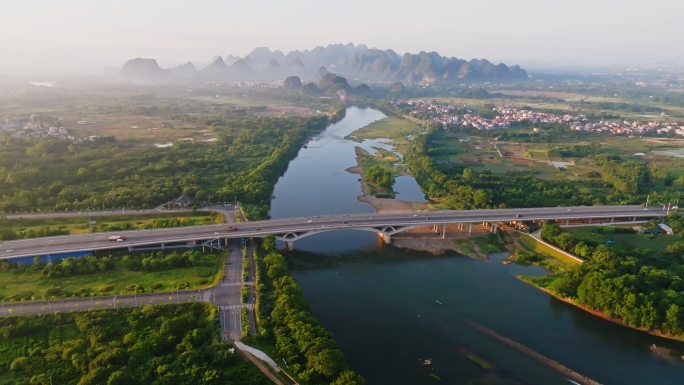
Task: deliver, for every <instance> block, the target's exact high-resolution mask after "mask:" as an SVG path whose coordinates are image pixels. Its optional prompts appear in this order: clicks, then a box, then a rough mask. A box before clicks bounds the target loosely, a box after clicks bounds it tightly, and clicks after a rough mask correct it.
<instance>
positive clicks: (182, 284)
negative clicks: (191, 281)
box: [173, 281, 188, 289]
mask: <svg viewBox="0 0 684 385" xmlns="http://www.w3.org/2000/svg"><path fill="white" fill-rule="evenodd" d="M173 287H175V288H176V289H185V288H187V287H188V283H187V282H185V281H181V282H174V283H173Z"/></svg>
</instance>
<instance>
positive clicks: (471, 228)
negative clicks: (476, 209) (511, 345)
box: [467, 223, 473, 235]
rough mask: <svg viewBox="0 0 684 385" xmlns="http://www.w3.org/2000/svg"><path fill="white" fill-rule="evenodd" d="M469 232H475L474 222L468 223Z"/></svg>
mask: <svg viewBox="0 0 684 385" xmlns="http://www.w3.org/2000/svg"><path fill="white" fill-rule="evenodd" d="M467 232H468V235H470V234H472V233H473V224H472V223H468V230H467Z"/></svg>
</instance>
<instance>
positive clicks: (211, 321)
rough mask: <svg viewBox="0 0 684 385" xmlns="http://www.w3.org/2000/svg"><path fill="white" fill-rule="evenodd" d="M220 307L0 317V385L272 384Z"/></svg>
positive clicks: (192, 305)
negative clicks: (232, 333) (235, 341)
mask: <svg viewBox="0 0 684 385" xmlns="http://www.w3.org/2000/svg"><path fill="white" fill-rule="evenodd" d="M217 317H218V312H217V309H216V308H215V307H213V306H211V305H207V304H202V303H187V304H172V305H171V304H170V305H158V306H144V307H142V308H124V309H115V310H95V311H89V312H80V313H64V314H55V315H42V316H31V317H3V318H2V319H0V330H2V333H0V385H29V384H30V385H48V384H50V383H53V384H74V385H76V384H78V385H88V384H93V385H96V384H110V385H115V384H125V385H143V384H255V385H258V384H264V385H266V384H269V383H270V381H269V380H268V379H266V377H265V376H264V375H263V374H262V373H261V372H259V370H258V369H257V368H256V367H254V366H253V365H251V364H250V363H247V362H245V361H243V360H241V359H240V358H238V357H237V356H236V355H235V354H233V353H231V352H230V351H229V348H230V345H228V344H226V343H224V342H223V341H222V340H221V336H220V325H219V323H218V322H217V321H216V320H217V319H218V318H217Z"/></svg>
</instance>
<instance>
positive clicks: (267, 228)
mask: <svg viewBox="0 0 684 385" xmlns="http://www.w3.org/2000/svg"><path fill="white" fill-rule="evenodd" d="M666 213H667V211H666V210H665V209H664V208H661V207H660V206H649V207H644V206H575V207H543V208H525V209H493V210H462V211H453V210H452V211H435V212H420V213H387V214H349V215H334V216H314V217H304V218H288V219H271V220H264V221H254V222H246V223H238V224H237V227H238V229H237V230H235V231H226V225H225V224H217V225H204V226H192V227H177V228H168V229H154V230H131V231H121V232H116V233H91V234H78V235H64V236H55V237H45V238H33V239H21V240H13V241H6V242H3V243H1V244H0V259H14V258H22V257H34V256H50V255H58V254H62V255H66V254H68V253H84V252H93V251H96V250H116V249H121V250H125V249H128V251H140V250H158V249H162V250H163V249H174V248H192V247H202V246H203V247H212V248H217V249H223V248H224V247H225V246H227V244H228V240H229V239H231V238H252V237H256V238H262V237H266V236H268V235H275V236H276V239H278V240H281V241H284V242H285V243H286V245H287V247H288V249H292V248H293V247H294V242H295V241H297V240H299V239H302V238H304V237H307V236H311V235H313V234H317V233H321V232H325V231H335V230H347V229H354V230H361V231H371V232H374V233H377V234H378V235H379V236H380V237H381V238H382V239H383V240H384V242H385V243H387V244H390V243H391V242H392V236H393V235H395V234H397V233H400V232H402V231H406V230H409V229H413V228H417V227H424V226H433V228H434V230H435V231H437V232H440V233H441V235H442V236H444V235H445V232H446V225H447V224H458V226H459V229H461V230H462V231H464V232H466V233H470V232H471V230H472V225H473V224H476V223H481V224H484V225H485V226H486V227H488V228H490V229H491V231H492V232H494V233H495V232H496V231H497V224H498V223H500V222H504V223H512V222H522V221H525V222H530V221H548V220H553V221H558V222H560V223H561V224H563V223H565V224H567V223H569V221H577V220H581V221H583V222H584V223H592V221H597V220H601V221H602V222H603V223H606V222H608V223H611V222H617V221H621V222H624V221H637V220H644V219H650V218H656V217H660V216H664V215H666ZM110 235H121V236H125V237H126V240H125V241H123V242H114V241H108V236H110Z"/></svg>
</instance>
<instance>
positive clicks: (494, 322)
mask: <svg viewBox="0 0 684 385" xmlns="http://www.w3.org/2000/svg"><path fill="white" fill-rule="evenodd" d="M382 117H384V115H383V114H382V113H380V112H378V111H376V110H372V109H361V108H356V107H352V108H349V109H348V110H347V116H346V117H345V118H344V119H343V120H342V121H340V122H338V123H337V124H335V125H333V126H331V127H330V128H328V130H326V132H324V133H323V134H321V135H319V136H318V137H316V138H315V140H314V141H312V142H310V143H309V148H307V149H302V150H301V152H300V153H299V156H298V157H297V158H296V159H295V160H293V161H292V163H291V164H290V167H289V168H288V170H287V172H286V174H285V175H284V176H283V177H282V178H281V179H280V180H279V181H278V184H277V185H276V188H275V193H274V195H275V196H276V199H275V200H274V201H273V206H272V211H271V216H272V217H273V218H279V217H288V216H310V215H334V214H343V213H369V214H372V213H373V212H374V210H373V209H372V207H370V206H369V205H367V204H365V203H362V202H359V201H358V200H357V199H356V197H357V196H358V195H360V194H361V188H360V186H359V183H358V175H354V174H350V173H347V172H345V171H344V170H345V169H346V168H348V167H351V166H354V165H355V156H354V147H355V146H358V145H361V146H362V147H363V148H367V146H371V147H380V145H382V143H379V142H378V141H368V142H367V143H366V142H364V143H362V144H358V143H355V142H351V141H347V140H344V137H345V136H346V135H348V134H349V133H351V132H353V131H354V130H355V129H357V128H360V127H363V126H365V125H367V124H369V123H370V122H372V121H375V120H378V119H381V118H382ZM400 180H401V181H402V182H399V181H400ZM397 183H398V184H399V183H405V184H406V186H408V187H406V188H404V189H403V191H401V192H400V195H399V196H401V198H402V199H406V200H412V198H415V199H416V200H421V199H424V197H423V196H422V193H420V191H419V190H417V191H416V190H415V187H417V183H416V182H415V180H413V178H411V177H400V178H397ZM395 187H396V186H395ZM402 194H404V195H402ZM295 247H296V248H297V250H298V251H297V252H294V253H292V254H290V256H289V259H290V261H291V264H292V266H293V275H294V276H295V278H296V279H297V280H298V281H299V283H300V284H301V285H302V287H303V288H304V291H305V294H306V296H307V298H308V300H309V302H310V304H311V308H312V309H313V312H314V314H315V315H316V316H317V317H318V318H319V320H320V321H321V322H322V323H323V325H324V326H325V327H326V328H327V329H328V330H330V331H331V332H333V333H334V334H335V337H336V339H337V341H338V343H339V345H340V347H341V349H342V351H343V352H344V353H345V354H346V355H347V357H348V360H349V363H350V365H351V367H352V368H353V369H354V370H356V371H358V372H359V373H361V374H362V375H364V376H365V377H366V379H367V380H368V384H370V385H373V384H377V385H381V384H434V383H436V382H435V380H433V379H431V378H430V377H429V374H430V373H434V374H437V375H438V376H439V377H441V378H442V380H443V381H442V383H444V384H570V382H568V381H567V380H566V379H565V377H564V376H562V375H560V374H558V373H557V372H556V371H555V370H552V369H550V368H548V367H547V366H546V365H544V364H542V363H540V362H539V361H537V360H534V359H532V358H530V357H528V356H527V355H525V354H523V353H521V352H519V351H518V350H516V349H513V348H511V347H509V346H507V345H504V344H502V343H500V342H499V341H497V340H496V339H494V338H491V337H489V336H487V335H485V334H483V333H481V332H479V331H477V330H476V329H474V328H473V327H471V326H470V325H469V324H468V322H472V323H475V324H478V325H481V326H484V327H486V328H489V329H491V330H493V331H495V332H496V333H498V334H500V335H503V336H505V337H508V338H510V339H513V340H515V341H516V342H518V343H521V344H524V345H526V346H527V347H529V348H531V349H533V350H535V351H537V352H538V353H540V354H543V355H545V356H546V357H548V358H551V359H553V360H556V361H558V362H560V363H561V364H563V365H565V366H567V367H569V368H571V369H573V370H575V371H577V372H579V373H581V374H584V375H586V376H589V377H591V378H593V379H594V380H596V381H598V382H600V383H602V384H605V385H611V384H615V385H618V384H619V385H622V384H634V385H643V384H684V361H683V360H682V359H681V358H679V356H681V355H683V354H684V344H682V343H679V342H675V341H668V340H664V339H660V338H656V337H652V336H649V335H647V334H644V333H640V332H636V331H633V330H630V329H627V328H624V327H621V326H618V325H614V324H611V323H609V322H606V321H603V320H601V319H598V318H596V317H593V316H591V315H590V314H588V313H585V312H583V311H581V310H578V309H576V308H574V307H572V306H570V305H567V304H565V303H563V302H560V301H557V300H554V299H552V298H551V297H549V296H548V295H546V294H544V293H542V292H540V291H538V290H536V289H534V288H533V287H531V286H529V285H527V284H525V283H523V282H521V281H519V280H518V279H517V278H515V277H516V275H520V274H525V275H542V274H545V272H544V271H543V270H542V269H539V268H536V267H521V266H517V265H509V266H506V265H503V264H501V263H500V260H501V259H502V258H504V257H505V255H504V254H500V255H494V256H492V261H491V262H489V263H487V262H483V261H476V260H473V259H470V258H466V257H460V256H456V255H445V256H440V257H434V256H431V255H426V254H422V253H414V252H406V251H401V250H397V249H394V248H392V247H391V246H384V245H383V244H382V243H381V242H380V241H379V240H378V238H377V236H375V235H374V234H372V233H368V232H364V231H354V230H348V231H337V232H328V233H322V234H317V235H314V236H311V237H309V238H305V239H302V240H300V241H297V242H296V243H295ZM312 253H318V254H312ZM436 301H439V302H441V303H442V304H441V305H440V304H438V303H437V302H436ZM653 344H656V345H658V346H659V347H665V348H669V349H672V352H671V357H667V358H664V357H660V356H658V355H656V354H654V353H653V352H652V351H651V350H650V349H649V347H650V346H651V345H653ZM468 356H470V357H474V356H478V357H481V358H483V359H484V360H485V361H487V362H489V363H490V364H491V365H492V369H491V370H486V369H484V368H482V367H481V366H480V365H478V364H476V363H475V362H473V361H472V360H471V359H469V358H468ZM425 358H431V359H432V360H433V364H432V365H427V366H426V365H422V364H421V361H420V359H425Z"/></svg>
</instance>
